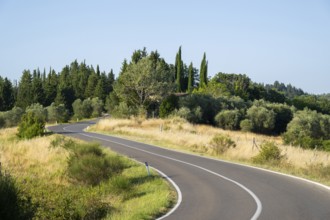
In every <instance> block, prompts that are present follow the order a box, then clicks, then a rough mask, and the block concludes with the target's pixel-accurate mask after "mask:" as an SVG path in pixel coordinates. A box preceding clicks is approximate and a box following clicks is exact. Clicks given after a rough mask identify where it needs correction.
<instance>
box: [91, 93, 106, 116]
mask: <svg viewBox="0 0 330 220" xmlns="http://www.w3.org/2000/svg"><path fill="white" fill-rule="evenodd" d="M103 107H104V104H103V101H102V100H101V99H99V98H97V97H96V98H93V99H92V108H93V112H92V117H100V116H101V115H102V111H103Z"/></svg>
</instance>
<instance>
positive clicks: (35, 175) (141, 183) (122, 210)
mask: <svg viewBox="0 0 330 220" xmlns="http://www.w3.org/2000/svg"><path fill="white" fill-rule="evenodd" d="M15 132H16V129H15V128H10V129H1V130H0V155H1V158H0V159H1V163H0V219H2V220H7V219H8V220H9V219H10V220H12V219H13V220H16V219H17V220H18V219H136V218H137V217H136V216H139V219H153V218H155V217H156V216H159V215H160V214H162V213H163V212H165V211H166V210H167V209H168V208H169V207H170V206H171V204H172V202H174V200H175V195H174V193H172V192H171V190H170V187H169V184H168V183H167V182H166V181H164V180H163V178H162V177H160V176H158V175H155V172H154V171H153V170H151V174H150V175H148V174H147V172H146V170H145V167H144V166H143V165H140V164H138V163H136V162H134V161H132V160H129V159H128V158H125V157H122V156H119V155H117V154H115V153H114V152H111V151H110V150H108V149H105V148H102V147H101V146H100V145H99V144H97V143H82V142H77V141H74V140H73V139H69V138H64V137H63V136H60V135H50V136H47V137H36V138H34V139H31V140H22V139H19V138H17V137H16V135H15ZM133 206H134V209H132V207H133Z"/></svg>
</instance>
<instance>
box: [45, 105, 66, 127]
mask: <svg viewBox="0 0 330 220" xmlns="http://www.w3.org/2000/svg"><path fill="white" fill-rule="evenodd" d="M46 109H47V116H48V119H47V120H48V121H50V122H60V123H61V122H67V121H68V120H69V113H68V110H67V109H66V108H65V106H64V105H63V104H60V105H55V103H54V102H53V103H52V104H51V105H50V106H48V107H47V108H46Z"/></svg>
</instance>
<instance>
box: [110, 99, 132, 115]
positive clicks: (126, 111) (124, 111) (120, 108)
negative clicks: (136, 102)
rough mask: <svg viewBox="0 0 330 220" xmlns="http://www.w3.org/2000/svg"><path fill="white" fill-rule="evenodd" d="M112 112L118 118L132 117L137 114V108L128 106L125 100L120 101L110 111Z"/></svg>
mask: <svg viewBox="0 0 330 220" xmlns="http://www.w3.org/2000/svg"><path fill="white" fill-rule="evenodd" d="M110 114H111V116H114V117H116V118H130V117H131V116H132V115H137V109H135V108H133V107H130V106H128V105H127V104H126V103H125V102H120V103H119V105H117V106H115V107H114V108H113V110H111V111H110Z"/></svg>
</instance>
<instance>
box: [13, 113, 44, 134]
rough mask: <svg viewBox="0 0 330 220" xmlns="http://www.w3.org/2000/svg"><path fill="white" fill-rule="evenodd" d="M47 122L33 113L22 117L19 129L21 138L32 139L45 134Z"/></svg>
mask: <svg viewBox="0 0 330 220" xmlns="http://www.w3.org/2000/svg"><path fill="white" fill-rule="evenodd" d="M44 129H45V122H44V121H42V119H41V118H40V117H37V116H36V115H35V114H34V113H33V112H28V113H26V114H25V115H23V117H22V121H21V123H20V124H19V127H18V134H17V136H18V137H19V138H24V139H31V138H34V137H37V136H41V135H43V134H44Z"/></svg>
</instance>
